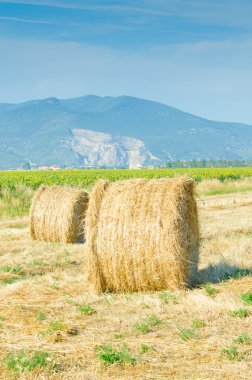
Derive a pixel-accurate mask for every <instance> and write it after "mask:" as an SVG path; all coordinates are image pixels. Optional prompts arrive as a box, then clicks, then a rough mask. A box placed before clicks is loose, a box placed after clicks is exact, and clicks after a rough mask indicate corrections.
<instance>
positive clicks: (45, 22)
mask: <svg viewBox="0 0 252 380" xmlns="http://www.w3.org/2000/svg"><path fill="white" fill-rule="evenodd" d="M0 20H3V21H14V22H22V23H28V24H49V25H57V24H58V23H56V22H52V21H47V20H35V19H33V20H32V19H25V18H19V17H7V16H0Z"/></svg>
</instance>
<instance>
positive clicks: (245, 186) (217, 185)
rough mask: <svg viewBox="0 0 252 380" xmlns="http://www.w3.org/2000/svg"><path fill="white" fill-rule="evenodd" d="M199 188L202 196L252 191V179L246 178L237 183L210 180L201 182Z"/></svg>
mask: <svg viewBox="0 0 252 380" xmlns="http://www.w3.org/2000/svg"><path fill="white" fill-rule="evenodd" d="M197 188H198V192H199V193H200V194H202V195H217V194H219V195H220V194H229V193H237V192H240V191H252V178H251V177H245V178H241V179H240V180H236V181H230V180H225V181H223V182H221V181H219V180H218V179H209V180H204V181H202V182H200V183H199V184H198V186H197Z"/></svg>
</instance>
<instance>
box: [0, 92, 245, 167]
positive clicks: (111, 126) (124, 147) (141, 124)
mask: <svg viewBox="0 0 252 380" xmlns="http://www.w3.org/2000/svg"><path fill="white" fill-rule="evenodd" d="M80 130H81V131H80ZM76 131H79V132H76ZM103 135H104V136H103ZM101 136H103V138H102V141H101ZM77 137H78V138H77ZM175 159H181V160H182V159H186V160H190V159H252V126H249V125H245V124H240V123H223V122H217V121H210V120H205V119H203V118H200V117H197V116H194V115H191V114H189V113H185V112H182V111H180V110H178V109H175V108H172V107H169V106H167V105H164V104H160V103H157V102H153V101H149V100H143V99H138V98H133V97H128V96H120V97H115V98H113V97H98V96H94V95H89V96H84V97H79V98H74V99H66V100H60V99H57V98H47V99H42V100H31V101H28V102H24V103H20V104H0V168H4V169H5V168H15V167H17V166H20V165H21V164H22V162H24V161H26V160H28V161H29V162H32V163H35V164H37V165H53V164H56V165H66V166H83V165H89V166H128V165H130V166H135V167H137V166H141V165H142V166H149V165H151V166H152V165H158V164H160V163H161V162H162V161H167V160H175Z"/></svg>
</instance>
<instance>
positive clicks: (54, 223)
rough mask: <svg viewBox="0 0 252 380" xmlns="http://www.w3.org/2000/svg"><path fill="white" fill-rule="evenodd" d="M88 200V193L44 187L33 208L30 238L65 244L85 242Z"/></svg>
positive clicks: (38, 194) (34, 200) (56, 187)
mask: <svg viewBox="0 0 252 380" xmlns="http://www.w3.org/2000/svg"><path fill="white" fill-rule="evenodd" d="M88 198H89V195H88V193H87V192H86V191H85V190H77V189H69V188H64V187H58V186H41V187H40V188H39V189H38V190H37V192H36V193H35V195H34V197H33V200H32V205H31V209H30V234H31V238H32V239H33V240H42V241H51V242H62V243H76V242H83V240H84V225H83V220H84V219H85V213H86V209H87V205H88Z"/></svg>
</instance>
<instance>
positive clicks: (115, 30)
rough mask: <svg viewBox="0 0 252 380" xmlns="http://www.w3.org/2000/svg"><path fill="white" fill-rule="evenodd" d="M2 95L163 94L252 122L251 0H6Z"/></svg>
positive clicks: (0, 41) (192, 107)
mask: <svg viewBox="0 0 252 380" xmlns="http://www.w3.org/2000/svg"><path fill="white" fill-rule="evenodd" d="M0 64H1V66H0V67H1V70H0V84H1V86H0V102H20V101H24V100H28V99H34V98H44V97H49V96H56V97H59V98H69V97H75V96H81V95H87V94H97V95H102V96H105V95H111V96H117V95H123V94H126V95H132V96H138V97H142V98H147V99H152V100H157V101H160V102H163V103H166V104H169V105H171V106H174V107H177V108H180V109H183V110H185V111H188V112H191V113H194V114H197V115H199V116H203V117H206V118H210V119H216V120H217V119H218V120H226V121H241V122H246V123H250V124H252V107H251V99H252V1H251V0H228V1H227V0H204V1H203V0H201V1H200V0H135V1H133V0H125V1H123V0H114V1H112V0H98V1H97V0H72V1H70V0H44V1H42V0H30V1H29V0H16V1H15V0H11V1H3V0H0Z"/></svg>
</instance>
